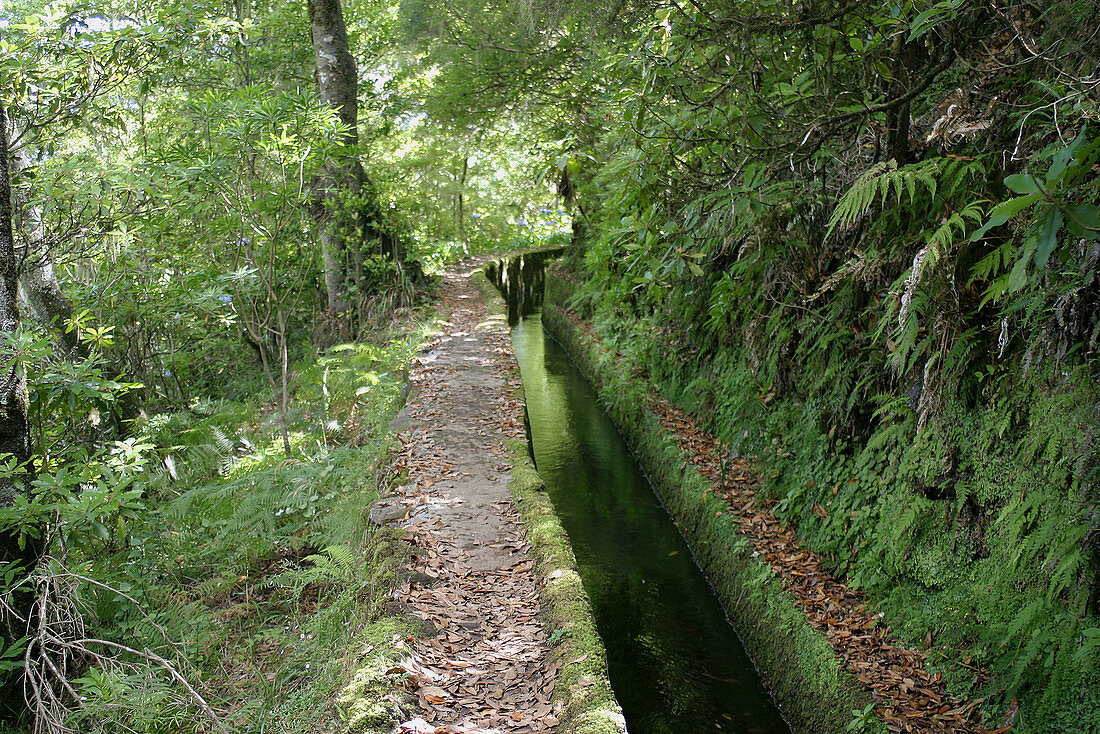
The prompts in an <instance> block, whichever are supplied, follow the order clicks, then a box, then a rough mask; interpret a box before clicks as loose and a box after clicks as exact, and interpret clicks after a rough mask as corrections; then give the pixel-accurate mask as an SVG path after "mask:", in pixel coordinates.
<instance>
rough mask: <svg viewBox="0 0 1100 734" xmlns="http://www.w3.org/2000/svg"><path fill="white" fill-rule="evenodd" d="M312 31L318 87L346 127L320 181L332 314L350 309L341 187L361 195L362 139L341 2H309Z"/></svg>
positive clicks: (346, 225) (320, 217)
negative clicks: (359, 146)
mask: <svg viewBox="0 0 1100 734" xmlns="http://www.w3.org/2000/svg"><path fill="white" fill-rule="evenodd" d="M309 22H310V33H311V35H312V37H313V57H314V61H315V62H316V66H317V91H318V93H319V94H320V96H321V101H322V102H324V103H325V104H327V105H329V106H331V107H333V108H334V109H335V110H336V112H337V113H338V114H339V116H340V121H341V122H342V123H344V125H345V126H347V130H346V132H345V133H344V138H343V141H342V143H343V147H344V150H343V151H342V152H341V154H340V155H339V156H338V157H337V158H336V160H335V161H333V163H331V164H330V165H329V166H328V167H327V168H326V170H325V172H324V178H323V180H322V181H320V182H319V186H318V189H319V192H318V193H319V194H320V197H321V202H320V203H321V206H320V207H319V211H318V213H317V224H318V226H319V228H320V230H321V254H322V258H323V260H324V268H325V291H326V294H327V296H328V308H329V311H331V312H339V311H345V310H347V308H348V305H349V304H348V303H347V291H348V283H347V281H348V277H347V276H348V274H347V271H346V263H347V260H348V258H347V257H345V255H344V248H345V244H344V239H343V236H342V230H344V231H347V230H348V229H350V227H349V224H350V223H351V221H352V218H351V217H350V216H349V215H348V214H349V213H348V212H346V211H343V210H342V207H341V206H340V201H339V196H340V192H341V191H347V192H350V193H353V194H357V193H359V189H360V187H361V185H362V182H363V167H362V166H361V165H360V164H359V160H358V158H356V156H355V146H356V145H357V144H358V142H359V133H358V124H359V98H358V85H357V82H358V70H357V69H356V66H355V59H354V58H352V55H351V51H350V50H349V49H348V34H347V29H346V28H345V26H344V14H343V12H342V11H341V9H340V0H309Z"/></svg>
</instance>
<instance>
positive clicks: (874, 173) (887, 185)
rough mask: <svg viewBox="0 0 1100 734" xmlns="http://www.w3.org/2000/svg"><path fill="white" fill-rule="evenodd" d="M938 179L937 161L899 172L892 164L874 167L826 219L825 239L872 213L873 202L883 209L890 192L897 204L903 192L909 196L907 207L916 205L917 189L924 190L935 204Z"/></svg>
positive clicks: (916, 164) (924, 162)
mask: <svg viewBox="0 0 1100 734" xmlns="http://www.w3.org/2000/svg"><path fill="white" fill-rule="evenodd" d="M939 176H940V159H932V160H928V161H922V162H920V163H915V164H913V165H909V166H904V167H902V168H898V167H897V163H896V162H895V161H893V160H889V161H883V162H881V163H876V164H875V165H873V166H871V167H870V168H868V169H867V170H866V171H864V172H863V174H862V175H860V177H859V178H857V179H856V180H855V181H854V182H853V183H852V185H851V187H850V188H849V189H848V191H846V192H845V193H844V195H843V196H842V197H840V201H838V202H837V205H836V208H835V209H834V210H833V215H832V217H830V218H829V229H828V231H827V232H826V234H825V238H826V239H828V238H829V237H831V236H832V234H833V231H834V230H835V229H836V228H837V227H840V228H842V229H843V228H847V227H850V226H852V225H853V224H854V223H855V222H857V221H858V220H859V219H860V218H862V217H863V216H864V215H866V214H867V212H869V211H870V210H871V208H872V207H873V206H874V204H875V202H876V201H878V203H879V205H880V206H885V205H886V199H887V197H888V196H889V195H890V192H891V190H893V193H894V196H895V197H896V199H897V201H898V203H901V202H902V199H903V195H904V194H903V192H908V194H909V202H910V203H914V202H916V201H917V196H918V191H919V188H920V187H923V188H924V189H926V190H927V191H928V192H929V195H930V198H931V199H933V200H934V199H935V198H936V194H937V193H938V190H939ZM918 184H919V185H920V186H919V187H918Z"/></svg>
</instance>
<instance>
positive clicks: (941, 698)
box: [565, 311, 1011, 734]
mask: <svg viewBox="0 0 1100 734" xmlns="http://www.w3.org/2000/svg"><path fill="white" fill-rule="evenodd" d="M565 313H566V315H567V316H568V317H569V318H570V319H571V320H572V321H573V322H574V323H575V324H576V325H577V327H578V328H580V329H581V330H582V331H583V332H584V333H585V334H586V335H587V336H588V338H590V339H592V340H593V341H595V342H597V343H598V342H599V336H598V335H597V334H596V332H595V330H594V329H593V328H592V326H591V324H589V323H588V322H586V321H584V320H583V319H581V318H580V317H579V316H577V314H575V313H573V312H569V311H566V312H565ZM649 407H650V410H652V411H653V412H654V413H655V414H656V415H657V417H658V419H659V420H660V423H661V426H662V427H663V428H664V429H665V430H667V431H668V432H669V433H670V434H671V435H672V436H673V438H674V439H675V441H676V442H677V444H678V446H679V447H680V449H681V451H682V452H683V453H684V454H685V455H686V456H688V457H690V463H692V464H693V465H695V466H696V467H697V468H698V469H699V471H700V473H702V474H703V476H704V477H705V478H706V479H707V480H708V481H710V482H711V486H712V491H713V492H714V493H715V494H716V495H717V496H718V497H720V498H721V499H722V500H724V501H725V503H726V505H727V506H728V508H729V511H728V513H727V514H728V515H729V516H730V517H731V518H732V519H733V521H734V522H736V523H737V524H738V525H739V530H740V532H741V533H742V534H743V535H745V536H746V537H747V538H748V539H749V540H750V541H751V542H752V546H753V553H752V555H753V556H754V557H760V558H763V560H765V561H766V562H767V563H768V564H769V565H770V566H771V568H772V570H773V571H774V572H775V574H776V575H777V576H778V577H779V578H780V579H781V580H782V582H783V586H784V588H785V589H786V590H787V591H788V593H790V595H791V596H792V597H794V599H795V603H796V604H797V605H798V607H799V608H800V609H801V611H802V612H803V613H804V614H805V615H806V618H807V620H808V621H809V622H810V624H811V625H812V626H813V627H814V628H815V629H817V630H819V631H821V632H822V633H824V634H825V636H826V637H827V638H828V641H829V644H830V646H831V647H832V648H833V650H834V651H835V652H836V654H837V656H838V657H839V658H840V660H841V665H842V666H843V667H844V669H845V670H847V671H848V672H850V673H851V674H852V675H854V676H855V677H856V679H857V680H858V681H859V682H860V684H862V685H863V686H864V687H865V688H866V689H868V690H869V691H870V692H871V694H872V695H873V696H874V699H875V712H876V713H877V714H878V716H879V717H880V718H881V719H882V721H883V722H884V723H885V725H886V728H887V730H889V731H891V732H908V733H912V734H918V733H919V734H924V733H926V732H929V733H930V732H935V733H937V734H939V733H944V732H952V733H956V732H957V733H959V734H1003V733H1004V732H1006V731H1008V729H1009V728H1010V726H1009V725H1007V724H1006V725H1005V726H1004V727H1002V728H1000V729H996V730H990V729H987V728H986V727H984V726H983V725H982V724H981V723H980V721H978V718H979V716H978V711H977V707H978V705H979V704H980V703H981V702H982V700H983V699H975V700H972V701H969V702H960V701H957V700H955V699H953V698H952V697H951V696H949V695H948V694H947V692H946V689H945V686H944V683H943V681H942V678H941V675H940V674H939V673H936V674H935V675H933V674H932V673H930V672H929V671H928V669H927V668H926V667H925V658H926V655H925V654H924V653H922V652H920V651H918V650H913V649H911V648H909V647H907V646H906V645H905V644H904V643H903V642H901V641H899V640H898V639H896V638H894V637H893V636H892V635H891V634H890V630H889V628H888V627H887V626H886V625H885V624H884V623H883V622H882V620H881V619H880V618H879V617H878V615H876V614H875V613H873V612H872V611H870V610H869V609H868V608H867V606H866V604H865V602H864V601H863V600H862V598H861V597H860V595H859V594H858V593H856V592H855V591H853V590H852V589H850V588H848V586H846V585H845V584H844V583H842V582H841V581H839V580H838V579H837V578H836V577H835V576H833V575H832V573H831V572H829V571H827V570H826V569H825V568H824V564H823V562H822V559H821V557H820V556H818V555H817V554H816V553H814V552H813V551H811V550H809V549H807V548H804V547H803V546H802V544H801V542H800V541H799V540H798V537H797V536H796V535H795V532H794V530H793V529H792V528H790V527H788V526H786V525H783V524H782V523H781V522H780V521H779V520H778V519H777V518H776V516H775V514H774V512H773V511H772V507H773V506H774V505H775V504H776V502H775V501H774V500H769V499H765V498H762V497H759V496H758V494H757V488H758V487H759V479H758V478H757V476H756V475H755V473H754V472H753V470H752V467H751V465H750V463H749V461H747V460H745V459H734V460H732V461H726V462H723V458H722V457H723V456H727V455H728V453H727V452H726V451H725V450H724V449H723V447H722V445H721V443H720V442H719V441H718V440H717V439H716V438H715V437H713V436H711V435H710V434H708V433H707V432H706V431H704V430H703V429H701V428H700V427H699V425H698V423H697V421H696V420H695V418H694V417H693V416H691V415H689V414H688V413H686V412H684V411H683V410H681V409H680V408H678V407H676V406H674V405H672V404H671V403H670V402H668V400H666V399H665V398H664V397H663V396H660V395H658V394H656V392H655V391H654V392H651V395H650V403H649ZM723 463H725V467H723ZM979 675H981V674H980V673H979ZM1007 719H1008V721H1009V722H1010V721H1011V713H1010V715H1009V717H1007Z"/></svg>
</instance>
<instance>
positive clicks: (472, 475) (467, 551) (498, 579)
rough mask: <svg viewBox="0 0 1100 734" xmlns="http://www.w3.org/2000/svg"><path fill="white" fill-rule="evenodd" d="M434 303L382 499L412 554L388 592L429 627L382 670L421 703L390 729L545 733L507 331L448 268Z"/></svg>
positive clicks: (547, 670) (552, 720)
mask: <svg viewBox="0 0 1100 734" xmlns="http://www.w3.org/2000/svg"><path fill="white" fill-rule="evenodd" d="M476 264H478V263H477V262H473V263H470V262H467V263H465V266H466V267H473V266H475V265H476ZM440 300H441V306H442V308H443V310H444V311H445V312H446V313H448V314H449V316H448V320H447V321H446V322H443V324H442V333H440V334H439V335H438V336H437V337H436V338H435V340H434V341H433V342H432V343H431V344H429V345H428V347H427V348H426V349H425V353H423V354H422V355H421V356H420V357H419V358H418V359H417V360H416V365H415V367H414V369H413V370H412V371H411V373H410V376H409V377H410V380H411V381H412V382H413V384H414V386H415V393H414V395H413V398H412V400H411V401H410V404H409V406H407V408H406V412H407V413H408V416H409V418H410V419H411V425H412V428H411V429H410V430H406V431H403V432H402V433H400V434H399V435H398V439H399V440H400V442H401V444H402V449H401V451H400V452H399V454H398V456H397V458H396V460H395V466H394V469H395V472H396V473H397V474H398V475H399V476H402V477H404V483H403V485H402V486H401V487H398V488H397V490H396V494H395V496H394V497H391V498H387V500H389V501H390V502H392V503H394V505H395V506H396V508H397V513H396V514H397V517H398V518H399V520H400V522H401V527H402V528H403V529H404V530H405V531H406V534H405V538H404V540H405V542H406V543H407V544H408V546H409V549H410V551H411V554H412V557H413V558H414V561H413V563H412V565H411V566H410V567H409V570H410V571H411V572H412V573H411V578H410V579H409V580H406V581H404V582H402V583H401V584H400V585H399V586H398V588H397V590H396V591H395V594H396V596H397V598H398V600H399V601H400V602H402V603H403V604H404V605H405V606H407V607H408V608H409V609H410V610H411V611H412V613H413V614H415V615H416V616H417V617H419V618H420V619H421V620H423V621H424V623H425V624H424V626H425V627H426V628H429V629H432V630H434V631H435V633H436V634H435V636H431V635H429V636H426V637H423V638H420V639H409V640H407V643H408V648H409V649H410V650H411V653H412V654H411V657H409V658H408V659H406V660H405V661H403V662H402V663H401V664H400V665H399V666H398V667H397V668H396V669H395V670H394V672H400V673H404V675H405V684H406V686H407V687H408V688H409V690H410V691H411V692H412V693H414V694H415V695H416V697H417V699H418V700H419V703H420V708H421V714H420V716H419V717H417V718H415V719H412V720H411V721H407V722H404V723H403V724H401V725H399V726H398V729H397V731H398V732H402V733H404V734H452V733H458V732H462V733H466V734H474V733H478V734H482V733H485V734H487V733H488V732H530V733H532V734H534V733H542V732H549V731H552V730H553V728H554V726H555V725H556V724H557V723H558V720H557V718H556V714H558V713H559V709H558V708H557V707H556V706H555V705H554V704H553V703H552V702H551V695H552V693H553V689H554V680H555V678H556V676H557V673H558V670H559V669H560V662H553V661H551V660H550V654H549V645H548V643H547V634H546V631H545V630H544V629H543V625H542V622H541V619H540V616H539V611H540V610H539V581H538V579H537V578H536V576H535V574H534V572H533V565H534V564H533V561H532V560H531V558H530V555H529V552H528V551H529V546H528V544H527V542H526V540H525V539H524V528H523V525H522V523H521V521H520V518H519V515H518V513H517V512H516V511H515V509H514V508H513V507H512V502H511V498H510V496H509V494H508V488H507V484H508V479H509V474H508V470H509V469H510V462H509V459H508V456H507V453H506V451H505V449H504V446H503V443H502V440H501V439H502V437H504V436H512V437H517V436H518V437H522V436H523V435H524V430H523V418H522V416H523V412H522V411H523V406H522V402H521V401H520V400H519V399H518V398H517V397H516V392H515V390H514V389H513V386H512V383H513V382H514V380H515V377H514V375H515V367H514V364H515V363H514V357H513V355H512V350H511V343H510V337H509V333H508V328H507V325H506V324H505V323H503V321H500V320H494V319H490V318H489V317H488V315H487V312H486V309H485V307H484V305H483V304H482V302H481V300H480V297H479V295H478V293H477V291H476V289H475V288H474V286H473V285H472V284H471V282H470V278H469V275H468V274H467V273H457V272H454V271H452V272H450V273H448V274H447V275H446V276H445V278H444V285H443V287H442V289H441V298H440Z"/></svg>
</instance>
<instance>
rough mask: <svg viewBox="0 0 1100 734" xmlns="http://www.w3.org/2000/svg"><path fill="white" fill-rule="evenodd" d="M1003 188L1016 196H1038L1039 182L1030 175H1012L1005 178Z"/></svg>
mask: <svg viewBox="0 0 1100 734" xmlns="http://www.w3.org/2000/svg"><path fill="white" fill-rule="evenodd" d="M1005 186H1007V187H1008V188H1010V189H1012V190H1013V191H1015V192H1016V193H1017V194H1038V193H1040V191H1039V182H1038V181H1036V180H1035V177H1034V176H1032V175H1031V174H1030V173H1014V174H1012V175H1011V176H1006V177H1005Z"/></svg>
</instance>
